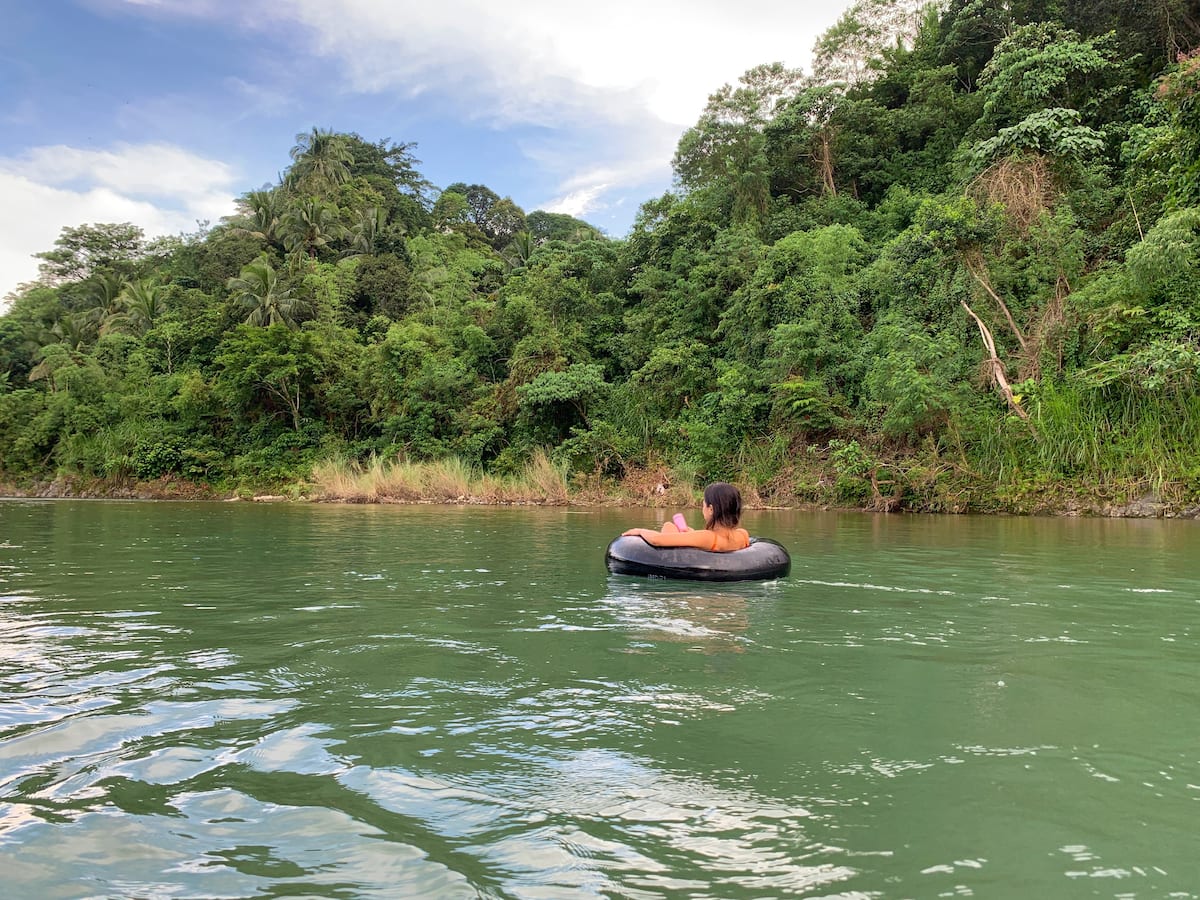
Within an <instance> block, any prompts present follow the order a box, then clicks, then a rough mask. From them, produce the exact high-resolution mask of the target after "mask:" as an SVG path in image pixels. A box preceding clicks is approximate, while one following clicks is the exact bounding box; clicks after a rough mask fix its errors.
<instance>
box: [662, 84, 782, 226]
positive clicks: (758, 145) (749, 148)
mask: <svg viewBox="0 0 1200 900" xmlns="http://www.w3.org/2000/svg"><path fill="white" fill-rule="evenodd" d="M738 82H739V85H740V87H737V88H734V87H732V86H731V85H728V84H726V85H724V86H723V87H722V88H721V89H720V90H718V91H717V92H716V93H713V94H711V95H710V96H709V98H708V105H707V106H706V107H705V108H704V112H703V113H702V114H701V116H700V121H699V122H697V124H696V125H695V126H694V127H692V128H690V129H688V130H687V131H686V132H684V135H683V137H681V138H680V139H679V146H678V147H677V148H676V151H675V157H674V159H673V160H672V165H673V166H674V168H675V174H676V177H677V178H678V179H679V182H680V184H682V185H683V186H684V187H685V188H687V189H689V190H697V189H700V188H703V187H705V186H706V185H714V184H720V185H723V186H725V187H726V189H727V190H729V191H730V192H731V194H732V198H733V208H732V216H733V221H734V222H735V223H743V222H745V223H751V224H754V225H756V226H758V225H761V223H762V222H763V220H764V219H765V216H766V211H767V204H768V201H769V199H770V178H769V175H768V171H767V156H766V152H765V149H766V141H765V138H764V136H763V131H764V129H765V128H766V126H767V124H768V123H769V122H770V121H771V119H772V118H774V116H775V114H776V113H777V112H778V111H779V109H780V108H781V107H782V105H783V104H784V103H785V102H786V101H787V100H788V99H789V98H791V97H792V96H794V95H795V94H796V92H797V91H798V90H799V88H800V85H801V72H800V70H798V69H788V68H785V67H784V66H783V65H782V64H781V63H772V64H770V65H763V66H757V67H755V68H753V69H750V70H749V71H748V72H746V73H745V74H744V75H742V76H741V78H740V79H738Z"/></svg>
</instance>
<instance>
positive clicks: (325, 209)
mask: <svg viewBox="0 0 1200 900" xmlns="http://www.w3.org/2000/svg"><path fill="white" fill-rule="evenodd" d="M279 228H280V231H281V232H282V234H283V246H284V247H286V248H287V251H288V252H289V253H295V254H300V253H303V254H304V255H306V256H308V257H309V258H315V257H316V255H317V250H319V249H321V248H324V247H327V246H329V242H330V241H332V240H336V239H338V238H340V237H342V236H343V234H344V233H345V229H344V228H343V227H342V226H341V225H340V224H339V223H338V221H337V218H336V215H335V213H334V210H333V209H332V208H331V207H330V206H329V205H328V204H326V203H322V202H321V201H320V200H314V199H308V200H303V201H301V202H300V203H298V204H296V205H295V206H293V207H291V208H290V209H289V210H288V211H287V212H285V213H284V214H283V218H282V219H280V221H279Z"/></svg>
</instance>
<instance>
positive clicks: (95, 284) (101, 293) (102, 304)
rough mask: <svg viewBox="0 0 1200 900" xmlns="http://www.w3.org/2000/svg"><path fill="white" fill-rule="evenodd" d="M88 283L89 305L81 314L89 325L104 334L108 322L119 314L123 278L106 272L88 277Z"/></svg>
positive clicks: (123, 284) (108, 326)
mask: <svg viewBox="0 0 1200 900" xmlns="http://www.w3.org/2000/svg"><path fill="white" fill-rule="evenodd" d="M88 284H89V287H90V289H89V291H88V294H87V299H88V301H89V302H90V303H91V306H90V307H88V309H87V311H86V312H84V314H83V315H84V317H85V318H86V320H87V322H88V324H89V325H91V326H93V327H95V328H96V329H97V330H98V331H99V332H100V333H101V334H104V333H105V332H107V331H108V330H109V329H110V327H111V326H110V322H112V321H113V320H115V319H117V318H118V317H119V316H120V315H121V306H122V304H121V291H122V290H123V289H124V287H125V280H124V279H123V278H121V277H120V276H119V275H115V274H113V273H111V272H106V273H104V274H103V275H97V276H95V277H94V278H91V279H89V282H88Z"/></svg>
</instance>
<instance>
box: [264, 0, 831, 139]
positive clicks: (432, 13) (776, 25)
mask: <svg viewBox="0 0 1200 900" xmlns="http://www.w3.org/2000/svg"><path fill="white" fill-rule="evenodd" d="M845 6H846V3H844V2H843V3H839V2H832V3H829V2H827V3H822V4H812V3H808V4H805V3H794V4H780V3H778V2H777V0H743V2H741V3H737V4H730V3H725V2H721V3H717V2H713V0H707V2H694V0H692V2H682V0H667V2H655V3H647V2H645V0H640V2H639V0H610V2H607V3H591V4H575V3H563V2H561V0H523V2H521V3H495V2H485V0H441V2H438V3H427V4H403V5H398V4H395V3H392V2H388V0H286V2H280V3H276V4H275V5H274V9H275V11H276V12H275V14H276V15H281V16H284V17H287V18H292V19H294V20H295V21H298V22H299V23H301V24H303V25H304V26H306V27H307V28H308V29H309V33H310V36H311V40H312V41H313V43H314V45H315V48H316V50H317V51H318V52H319V53H321V54H323V55H326V56H331V57H336V58H337V59H339V60H340V61H341V62H342V64H343V65H344V67H345V70H346V72H347V74H348V76H349V78H350V81H351V84H352V86H353V88H354V89H356V90H359V91H385V90H399V91H406V92H415V91H420V90H423V89H426V88H427V87H428V86H429V84H430V83H431V82H436V83H443V84H444V83H446V82H448V81H454V82H457V83H458V85H459V87H460V89H466V90H468V91H470V92H472V93H474V94H475V97H476V100H477V102H478V107H477V110H476V112H477V113H478V114H479V115H480V116H484V117H490V116H497V117H501V118H512V119H519V120H521V121H542V120H543V118H544V117H545V116H546V115H547V114H555V115H559V116H561V115H563V114H564V113H565V114H566V115H568V116H570V115H573V114H576V115H579V114H587V113H592V114H594V113H596V112H600V113H602V114H604V115H605V116H606V117H609V118H612V119H614V120H617V119H620V118H622V117H623V116H624V115H628V114H632V116H633V117H634V118H639V117H640V116H639V110H638V109H637V108H638V107H640V108H641V109H642V110H645V111H648V112H649V113H650V114H651V115H653V116H654V117H655V118H657V119H659V120H661V121H664V122H670V123H672V124H675V125H677V126H687V125H690V124H691V123H692V122H694V121H695V119H696V117H697V116H698V115H699V112H700V110H701V109H702V108H703V107H704V103H705V102H706V100H707V97H708V95H709V94H710V93H711V92H712V91H714V90H716V89H717V88H719V87H720V86H721V85H722V84H724V83H725V82H728V81H734V80H736V79H737V77H738V76H739V75H741V74H742V73H743V72H745V71H746V70H747V69H749V68H751V67H752V66H755V65H757V64H759V63H764V62H772V61H775V60H781V61H783V62H785V63H787V64H789V65H793V66H797V65H803V64H805V63H807V61H808V58H809V53H810V50H811V47H812V45H813V42H814V41H815V40H816V38H817V37H818V35H819V34H820V33H821V32H822V31H823V30H824V29H825V28H827V27H828V26H829V25H832V24H833V23H834V22H835V21H836V20H837V18H838V16H839V15H840V14H841V12H842V10H843V9H844V8H845Z"/></svg>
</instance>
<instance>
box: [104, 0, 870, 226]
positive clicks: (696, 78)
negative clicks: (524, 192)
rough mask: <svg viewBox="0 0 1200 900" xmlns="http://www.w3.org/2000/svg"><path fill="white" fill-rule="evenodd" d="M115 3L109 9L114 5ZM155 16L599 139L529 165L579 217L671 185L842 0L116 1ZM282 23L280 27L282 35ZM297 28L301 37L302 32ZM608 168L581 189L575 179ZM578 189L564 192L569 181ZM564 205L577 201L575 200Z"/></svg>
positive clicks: (504, 122)
mask: <svg viewBox="0 0 1200 900" xmlns="http://www.w3.org/2000/svg"><path fill="white" fill-rule="evenodd" d="M110 2H111V0H110ZM125 2H126V3H131V4H135V5H137V6H138V8H139V9H141V10H145V8H146V7H145V4H146V3H152V4H153V6H154V8H155V10H156V11H157V14H163V13H168V14H174V15H181V16H191V17H203V18H209V19H214V18H215V19H221V20H224V21H226V22H228V23H230V24H231V25H233V26H234V27H239V28H243V29H262V30H264V31H270V32H271V33H273V34H274V33H279V32H281V31H282V32H283V33H287V34H289V35H293V36H294V35H295V34H299V36H300V37H299V39H300V40H301V41H302V42H304V43H306V44H307V45H308V46H307V48H306V49H307V50H308V52H314V53H316V54H317V55H319V56H322V57H325V58H327V59H331V60H334V61H335V62H336V63H337V64H338V65H339V66H340V68H341V70H342V71H343V73H344V77H345V79H346V82H347V83H346V86H345V89H346V90H347V91H350V92H353V93H366V94H376V93H377V94H393V95H400V96H402V97H409V98H411V97H417V96H421V97H423V98H426V102H429V103H436V104H441V105H444V106H445V107H446V109H447V115H448V116H460V117H464V118H469V119H475V120H481V121H484V122H489V123H492V124H493V125H495V126H496V127H498V128H504V127H508V126H513V125H537V126H541V127H543V128H546V129H549V130H551V131H554V132H557V133H563V132H578V131H579V130H581V129H582V130H584V131H585V133H587V134H588V135H591V136H593V137H594V140H593V141H592V143H591V145H590V146H588V147H581V146H578V145H574V146H571V145H564V144H557V145H555V144H547V145H545V146H543V147H540V148H536V152H534V151H535V148H527V149H530V150H531V152H530V156H531V160H532V161H533V162H535V163H536V164H538V165H540V166H541V167H542V168H543V169H545V170H546V171H548V172H554V173H557V174H558V175H559V177H560V178H561V179H562V182H561V184H560V185H559V188H558V195H559V196H558V198H557V199H556V200H554V201H551V202H552V203H555V204H559V205H560V206H562V205H564V204H568V203H570V204H571V205H572V208H580V210H581V213H582V212H586V211H588V209H595V208H597V207H598V206H600V205H603V199H602V194H603V191H604V190H608V191H614V192H615V191H618V190H622V189H626V190H627V189H629V188H631V187H634V186H637V185H639V184H645V183H647V180H648V178H650V177H651V175H650V174H648V173H651V174H652V175H653V178H654V180H655V181H656V183H659V184H661V183H663V182H665V181H666V179H667V177H668V175H669V172H670V158H671V153H672V151H673V150H674V146H675V142H676V141H677V140H678V138H679V135H680V134H681V133H682V131H683V129H684V128H686V127H688V126H689V125H691V124H693V123H694V122H695V121H696V119H697V117H698V116H699V114H700V112H701V110H702V109H703V108H704V104H705V103H706V102H707V99H708V95H709V94H711V93H712V92H713V91H715V90H717V89H718V88H720V87H721V85H723V84H725V83H727V82H734V81H736V79H737V78H738V77H739V76H740V75H741V74H742V73H743V72H745V71H746V70H747V69H750V68H752V67H753V66H756V65H758V64H760V63H767V62H773V61H776V60H778V61H782V62H784V63H785V64H787V65H789V66H804V65H807V63H808V60H809V56H810V52H811V48H812V46H813V44H814V42H815V41H816V39H817V37H818V36H819V35H820V34H821V33H822V32H823V31H824V30H825V29H826V28H828V27H829V26H830V25H832V24H833V23H834V22H836V21H837V19H838V17H839V16H840V15H841V13H842V12H843V11H844V10H845V8H846V7H847V6H848V5H849V3H848V0H826V2H821V3H789V4H781V3H779V2H778V0H741V2H739V3H733V4H731V3H728V2H726V0H720V2H718V0H652V2H646V0H608V2H606V3H590V4H580V3H564V2H562V0H521V2H518V3H496V2H494V0H438V2H435V3H396V2H394V0H269V2H268V0H244V2H242V3H239V4H228V3H220V2H216V0H125ZM280 26H286V27H283V28H282V29H281V28H280ZM297 26H298V29H297ZM597 167H605V168H608V169H611V170H613V171H614V172H615V173H616V175H617V177H608V176H606V177H605V178H604V179H602V180H593V181H592V182H590V183H589V184H585V185H581V184H578V183H573V182H578V175H577V173H578V172H580V171H588V170H593V169H596V168H597ZM572 183H573V184H572ZM568 198H571V199H570V200H569V201H568Z"/></svg>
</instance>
